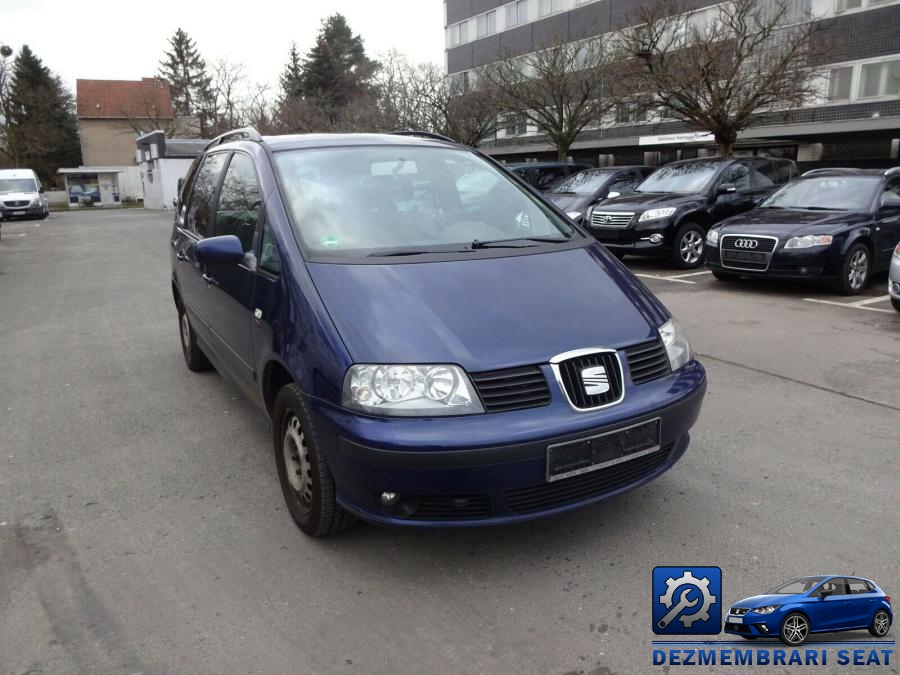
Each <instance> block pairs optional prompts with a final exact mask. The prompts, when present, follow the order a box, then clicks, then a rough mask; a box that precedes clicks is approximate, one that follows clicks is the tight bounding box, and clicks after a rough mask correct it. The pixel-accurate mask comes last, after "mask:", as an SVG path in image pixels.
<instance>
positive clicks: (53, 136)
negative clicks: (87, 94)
mask: <svg viewBox="0 0 900 675" xmlns="http://www.w3.org/2000/svg"><path fill="white" fill-rule="evenodd" d="M9 100H10V108H9V130H8V131H9V136H10V137H9V138H7V146H8V147H9V149H10V150H11V153H10V154H11V158H12V160H13V161H14V162H15V163H16V165H17V166H22V167H28V168H30V169H34V171H35V172H36V173H37V174H38V176H40V178H41V180H42V181H43V182H50V181H51V180H52V179H53V178H54V177H55V175H56V172H57V170H58V169H59V168H60V167H61V166H77V165H78V164H80V163H81V146H80V144H79V142H78V124H77V121H76V117H75V99H74V97H73V96H72V94H71V92H69V91H68V90H67V89H66V88H65V86H64V85H63V83H62V80H61V79H60V78H59V77H58V76H57V75H54V74H53V73H51V72H50V69H49V68H47V67H46V66H45V65H44V64H43V63H42V62H41V60H40V59H39V58H38V57H37V56H36V55H35V54H34V52H32V51H31V49H29V47H28V45H23V47H22V49H21V50H20V51H19V54H18V55H17V56H16V59H15V62H14V64H13V76H12V79H11V81H10V86H9Z"/></svg>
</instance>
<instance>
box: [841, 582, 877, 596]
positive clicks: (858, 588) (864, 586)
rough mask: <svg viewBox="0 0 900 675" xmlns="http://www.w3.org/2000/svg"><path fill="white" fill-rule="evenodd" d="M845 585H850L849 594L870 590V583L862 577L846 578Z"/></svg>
mask: <svg viewBox="0 0 900 675" xmlns="http://www.w3.org/2000/svg"><path fill="white" fill-rule="evenodd" d="M847 585H848V586H849V587H850V594H851V595H855V594H859V593H868V592H869V591H871V590H872V585H871V584H870V583H869V582H868V581H864V580H863V579H847Z"/></svg>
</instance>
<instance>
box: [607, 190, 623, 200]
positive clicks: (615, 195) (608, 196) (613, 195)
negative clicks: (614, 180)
mask: <svg viewBox="0 0 900 675" xmlns="http://www.w3.org/2000/svg"><path fill="white" fill-rule="evenodd" d="M621 196H622V193H621V192H616V191H615V190H613V191H612V192H610V193H609V194H608V195H606V198H607V199H615V198H616V197H621Z"/></svg>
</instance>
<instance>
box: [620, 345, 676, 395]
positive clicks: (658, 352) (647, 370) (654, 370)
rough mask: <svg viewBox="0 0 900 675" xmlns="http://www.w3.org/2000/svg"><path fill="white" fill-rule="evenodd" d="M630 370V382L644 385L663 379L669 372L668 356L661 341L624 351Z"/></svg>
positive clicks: (634, 346)
mask: <svg viewBox="0 0 900 675" xmlns="http://www.w3.org/2000/svg"><path fill="white" fill-rule="evenodd" d="M624 351H625V356H627V357H628V368H629V369H630V370H631V381H632V382H634V383H635V384H644V382H650V381H651V380H656V379H659V378H660V377H664V376H666V375H668V374H669V373H670V372H671V369H670V367H669V355H668V353H667V352H666V346H665V345H664V344H663V342H662V340H652V341H650V342H643V343H641V344H639V345H633V346H631V347H626V348H625V349H624Z"/></svg>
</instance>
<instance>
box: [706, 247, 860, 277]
mask: <svg viewBox="0 0 900 675" xmlns="http://www.w3.org/2000/svg"><path fill="white" fill-rule="evenodd" d="M842 262H843V258H842V257H841V255H840V253H839V252H832V251H831V249H830V247H828V248H824V250H823V249H822V248H818V249H784V248H780V249H776V250H775V251H774V253H773V254H772V257H771V258H770V260H769V265H768V267H767V268H766V269H764V270H755V269H745V268H742V267H738V266H736V265H723V264H722V259H721V251H720V249H719V247H717V246H707V248H706V264H707V266H708V267H709V268H710V269H711V270H714V271H721V272H728V273H730V274H740V275H741V276H748V277H767V278H772V279H791V280H801V281H802V280H804V279H808V280H829V281H830V280H833V279H836V278H837V277H838V275H839V274H840V269H841V264H842Z"/></svg>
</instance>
